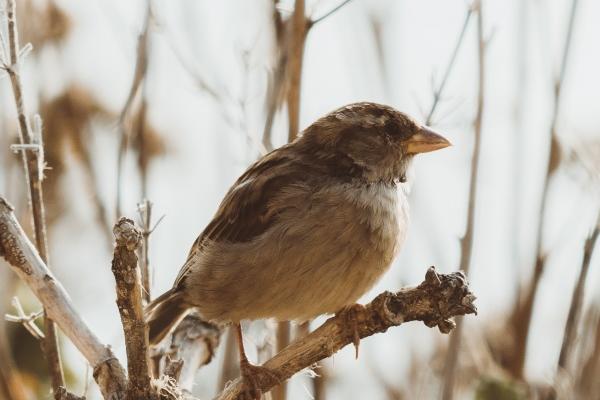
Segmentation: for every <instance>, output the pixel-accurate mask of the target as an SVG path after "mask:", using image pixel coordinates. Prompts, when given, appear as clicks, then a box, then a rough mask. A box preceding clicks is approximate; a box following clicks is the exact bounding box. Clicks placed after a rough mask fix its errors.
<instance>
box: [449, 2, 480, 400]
mask: <svg viewBox="0 0 600 400" xmlns="http://www.w3.org/2000/svg"><path fill="white" fill-rule="evenodd" d="M473 7H474V10H475V11H476V12H477V42H478V52H477V60H478V71H479V72H478V94H477V113H476V115H475V121H474V123H473V127H474V145H473V156H472V158H471V177H470V181H469V198H468V201H467V227H466V230H465V234H464V236H463V237H462V239H461V241H460V247H461V253H460V266H459V269H460V270H461V271H464V272H465V273H468V271H469V267H470V265H471V254H472V250H473V230H474V226H475V205H476V202H477V201H476V198H477V176H478V174H479V157H480V152H481V127H482V120H483V110H484V105H485V103H484V100H485V44H486V43H485V40H484V37H483V16H482V1H477V3H475V4H474V5H473ZM468 15H469V14H467V18H466V20H465V25H466V22H468ZM463 31H464V30H463ZM462 330H463V324H462V319H461V318H458V319H457V326H456V329H455V331H454V333H453V334H452V335H451V336H450V343H449V345H448V354H447V356H446V365H445V368H444V383H443V392H442V398H443V399H444V400H451V399H453V398H454V386H455V382H456V374H457V369H458V355H459V353H460V348H461V342H462Z"/></svg>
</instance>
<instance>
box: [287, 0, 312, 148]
mask: <svg viewBox="0 0 600 400" xmlns="http://www.w3.org/2000/svg"><path fill="white" fill-rule="evenodd" d="M287 25H288V29H289V32H288V37H289V39H288V45H289V48H288V49H287V51H288V52H289V54H288V59H287V80H288V87H289V89H288V92H287V107H288V125H289V126H288V141H290V142H292V141H293V140H294V139H295V138H296V136H297V135H298V131H299V130H300V82H301V80H302V59H303V58H304V57H303V56H304V44H305V43H306V34H307V33H308V19H307V18H306V16H305V14H304V0H296V5H295V7H294V14H292V16H291V20H290V21H288V23H287Z"/></svg>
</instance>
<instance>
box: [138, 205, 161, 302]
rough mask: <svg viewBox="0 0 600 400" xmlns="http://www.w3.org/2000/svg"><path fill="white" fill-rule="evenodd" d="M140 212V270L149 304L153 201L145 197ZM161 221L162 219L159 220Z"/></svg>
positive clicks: (143, 296) (143, 288)
mask: <svg viewBox="0 0 600 400" xmlns="http://www.w3.org/2000/svg"><path fill="white" fill-rule="evenodd" d="M138 213H139V214H140V220H141V221H140V222H141V227H142V239H143V240H142V247H141V249H140V271H141V275H142V299H143V300H144V302H145V303H146V304H147V303H149V302H150V298H151V296H150V286H151V285H150V276H151V274H150V256H149V247H150V234H151V233H152V231H153V229H152V228H151V227H150V226H151V224H152V202H151V201H150V200H148V199H144V200H143V201H142V202H141V203H139V204H138ZM159 222H160V221H159Z"/></svg>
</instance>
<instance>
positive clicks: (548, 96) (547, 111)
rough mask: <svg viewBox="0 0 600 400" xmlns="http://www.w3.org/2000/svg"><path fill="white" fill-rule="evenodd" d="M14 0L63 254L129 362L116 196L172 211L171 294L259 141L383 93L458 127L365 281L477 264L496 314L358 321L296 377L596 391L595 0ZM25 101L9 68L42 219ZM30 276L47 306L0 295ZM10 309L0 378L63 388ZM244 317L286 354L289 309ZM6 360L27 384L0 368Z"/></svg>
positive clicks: (22, 184) (66, 281) (207, 376)
mask: <svg viewBox="0 0 600 400" xmlns="http://www.w3.org/2000/svg"><path fill="white" fill-rule="evenodd" d="M17 3H18V4H17V6H18V9H17V11H18V23H19V29H20V35H21V36H20V40H21V43H22V44H25V43H28V42H29V43H31V44H32V45H33V50H32V51H31V53H30V54H29V55H28V56H27V58H26V59H25V60H24V61H23V63H22V81H23V86H24V89H25V104H26V106H27V108H28V113H29V114H31V115H33V114H34V113H39V114H40V115H41V118H42V120H43V127H44V128H43V141H44V146H45V162H46V163H47V169H46V170H45V180H44V192H45V194H44V195H45V205H46V221H47V225H48V240H49V254H50V256H49V259H50V266H51V268H52V269H53V271H54V272H55V274H56V276H57V277H58V279H59V280H60V281H61V282H62V283H63V285H64V287H65V288H66V290H67V291H68V292H69V294H70V296H71V298H72V300H73V301H74V303H75V305H76V307H77V309H78V311H79V312H80V313H81V314H82V315H83V316H84V317H85V320H86V321H87V322H88V323H89V325H90V327H91V328H92V330H93V331H94V332H95V333H96V334H97V335H98V336H99V337H100V339H101V340H102V341H103V342H105V343H109V344H110V345H111V346H112V347H113V349H114V351H115V352H116V353H117V355H118V356H119V358H120V359H121V360H124V343H123V337H122V330H121V328H120V320H119V316H118V312H117V308H116V305H115V291H114V278H113V275H112V273H111V271H110V261H111V258H112V232H111V229H112V225H113V223H114V222H115V221H116V218H117V217H118V216H121V215H124V216H128V217H130V218H133V219H135V220H136V221H139V220H140V213H139V210H138V203H140V202H142V201H143V200H144V199H148V200H150V201H151V202H152V204H153V207H152V223H151V224H150V226H153V225H154V224H155V223H156V222H157V221H158V220H159V218H161V216H164V218H163V219H162V220H161V221H160V223H159V224H158V225H157V226H156V229H155V230H154V231H153V233H152V234H151V236H150V247H149V257H150V292H151V296H152V297H155V296H157V295H158V294H160V293H162V292H163V291H164V290H166V289H168V288H169V287H170V286H171V285H172V282H173V280H174V278H175V276H176V274H177V272H178V270H179V268H180V266H181V265H182V263H183V262H184V260H185V259H186V256H187V251H188V249H189V247H190V246H191V244H192V243H193V241H194V240H195V239H196V237H197V235H198V234H199V233H200V232H201V231H202V229H203V228H204V226H205V225H206V224H207V223H208V222H209V220H210V219H211V217H212V215H213V213H214V212H215V211H216V209H217V206H218V204H219V201H220V199H221V198H222V196H223V195H224V194H225V192H226V191H227V189H228V188H229V186H230V185H231V184H232V183H233V181H234V180H235V179H236V178H237V177H238V176H239V175H240V174H241V173H242V172H243V171H244V169H245V168H247V166H248V165H249V164H250V163H252V162H253V161H254V160H256V159H257V158H258V157H260V156H261V155H262V154H264V153H265V152H266V151H268V150H269V149H271V148H274V147H278V146H280V145H282V144H284V143H286V142H287V140H288V137H289V136H290V133H291V134H295V132H297V131H298V129H299V130H302V129H304V128H305V127H307V126H308V125H309V124H310V123H311V122H312V121H314V120H315V119H317V118H318V117H320V116H321V115H323V114H325V113H327V112H329V111H331V110H333V109H335V108H337V107H339V106H342V105H345V104H347V103H351V102H356V101H374V102H380V103H385V104H389V105H391V106H393V107H395V108H397V109H399V110H401V111H405V112H407V113H409V114H411V115H413V116H415V117H416V118H417V119H419V120H421V121H427V122H428V123H429V124H430V125H431V126H433V127H434V128H435V129H437V130H438V131H440V132H443V133H444V134H445V136H446V137H448V138H449V139H450V140H451V142H452V143H453V144H454V146H453V147H451V148H449V149H446V150H444V151H440V152H435V153H432V154H426V155H423V156H419V157H418V159H417V160H416V161H415V163H414V167H413V170H412V173H411V177H410V178H409V180H410V182H411V185H412V189H411V195H410V203H411V227H410V229H409V234H408V240H407V242H406V243H405V245H404V248H403V250H402V252H401V254H400V256H399V258H398V259H397V260H396V261H395V263H394V266H393V267H392V268H391V270H390V271H389V273H388V274H387V275H386V276H385V277H384V279H382V280H381V282H379V283H378V284H377V286H376V287H375V288H373V290H372V291H371V292H370V293H369V294H367V295H366V296H365V297H364V299H363V301H365V302H366V301H370V300H371V299H372V298H373V297H374V296H375V295H377V294H378V293H380V292H381V291H383V290H396V289H398V288H400V287H402V286H406V285H414V284H418V283H419V282H421V281H422V279H423V277H424V274H425V271H426V270H427V268H428V267H429V266H430V265H435V266H436V268H437V269H438V270H439V271H441V272H451V271H455V270H457V269H459V268H462V269H468V271H469V273H468V275H469V279H470V281H471V289H472V291H473V292H474V293H475V294H476V295H477V297H478V300H477V306H478V309H479V315H478V316H476V317H473V316H470V317H468V318H465V319H464V324H460V325H461V327H460V329H459V330H458V331H457V332H458V334H457V333H456V332H455V334H453V335H454V338H452V335H450V336H447V335H442V334H440V333H439V332H438V331H437V330H433V329H429V328H427V327H425V326H424V325H423V324H420V323H413V324H407V325H403V326H402V327H400V328H396V329H392V330H390V331H389V332H387V333H385V334H381V335H376V336H373V337H370V338H368V339H366V340H363V342H362V344H361V350H360V357H359V359H358V360H355V359H354V349H353V348H352V347H351V346H350V347H347V348H345V349H343V350H342V351H341V352H340V353H338V354H336V355H335V356H334V357H332V358H331V359H328V360H325V361H323V362H322V363H321V365H320V367H319V368H318V369H317V370H316V372H317V374H319V375H320V376H319V377H318V378H315V377H313V376H310V374H308V373H304V374H299V375H297V376H295V377H294V378H293V379H292V380H291V381H290V382H289V385H288V389H287V398H289V399H311V398H312V399H316V400H322V399H331V400H335V399H390V400H393V399H438V398H440V399H442V398H443V399H452V398H456V399H463V398H464V399H471V398H477V399H526V398H540V399H542V398H544V399H545V398H556V397H558V398H565V399H566V398H568V399H572V398H581V399H598V398H600V382H599V380H598V376H600V294H599V289H600V286H599V285H600V257H599V256H598V254H597V253H598V250H597V251H596V254H594V244H595V237H596V236H597V233H598V232H597V231H598V215H599V210H600V117H599V111H600V109H599V108H598V107H599V106H598V104H600V103H599V101H598V93H600V74H598V71H600V54H599V53H598V51H597V50H598V38H599V37H600V28H599V26H598V24H597V15H599V13H600V2H597V1H594V0H580V1H577V0H510V1H509V0H483V1H482V3H470V2H469V1H465V0H422V1H414V0H352V1H348V2H346V1H342V0H306V2H304V1H300V0H296V1H292V0H288V1H275V2H274V1H268V0H264V1H262V0H261V1H259V0H255V1H243V0H230V1H222V2H215V1H209V0H178V1H161V0H154V1H151V2H150V3H148V2H146V1H141V0H136V1H117V0H87V1H75V0H19V1H17ZM0 4H2V7H3V6H4V5H3V2H2V3H0ZM338 6H341V7H339V8H338ZM479 6H481V7H479ZM0 10H3V8H0ZM301 14H304V16H305V17H306V19H304V18H300V19H298V20H297V21H301V22H296V25H294V24H293V23H292V21H293V18H292V17H293V16H294V15H296V16H298V15H301ZM5 17H6V14H5V12H4V11H0V19H1V20H2V25H1V26H2V29H3V30H5V29H6V26H5V22H4V20H5ZM307 21H309V22H307ZM310 21H313V23H311V22H310ZM292 28H293V29H292ZM3 32H5V31H3ZM482 50H483V51H482ZM2 78H4V79H2ZM16 122H17V119H16V110H15V104H14V100H13V97H12V92H11V89H10V81H9V79H6V76H5V74H4V75H2V72H1V71H0V194H1V195H2V196H4V197H6V198H7V199H8V200H9V201H10V202H11V203H12V204H13V205H15V208H16V213H17V217H18V218H19V220H20V221H21V223H22V225H23V226H24V227H25V228H26V229H27V228H30V227H31V222H30V221H31V217H30V211H29V209H28V205H27V185H26V181H25V177H24V174H23V166H22V162H21V157H20V156H19V154H15V153H14V152H12V151H11V150H10V145H11V144H14V143H17V142H18V131H17V124H16ZM296 126H297V127H298V128H296ZM474 156H477V157H476V158H475V159H474ZM473 160H475V162H473ZM473 172H475V173H473ZM469 210H471V212H469ZM466 232H467V233H469V232H470V233H469V234H468V235H466V237H465V233H466ZM594 232H595V234H596V236H594ZM586 246H587V247H586ZM596 247H598V246H596ZM584 248H585V251H584ZM584 255H585V256H584ZM3 263H4V261H3V260H0V264H3ZM576 288H577V290H576ZM14 296H17V297H18V298H19V300H20V302H21V304H22V305H23V307H24V309H25V311H26V312H27V313H29V312H36V311H38V310H39V308H40V306H39V303H37V301H36V300H35V298H34V297H33V296H32V294H31V293H30V292H29V291H28V289H27V288H26V287H25V286H24V285H23V284H21V282H20V281H19V280H18V278H17V277H16V275H14V274H13V273H12V272H11V270H10V269H9V268H5V267H2V268H0V311H1V313H2V314H3V315H4V314H6V313H9V314H16V311H15V309H14V308H13V306H12V305H11V299H12V298H13V297H14ZM568 316H570V318H568ZM321 322H322V320H321V319H319V320H316V321H313V323H312V324H311V328H313V327H315V326H317V325H318V324H320V323H321ZM40 323H41V321H40ZM0 324H3V325H2V326H0V327H1V329H0V356H1V358H0V363H1V364H2V365H1V366H0V369H2V370H3V374H2V376H1V377H0V378H1V379H2V380H3V384H2V385H0V398H6V399H8V400H22V399H46V398H51V395H50V391H49V387H50V386H49V380H48V372H47V369H46V363H45V362H44V360H43V357H42V355H41V353H40V350H39V346H38V345H37V343H36V339H34V338H33V337H32V336H31V335H30V334H29V333H28V332H27V331H26V330H25V329H24V328H23V327H22V326H21V325H19V324H16V323H10V322H4V321H2V322H0ZM246 328H247V329H248V330H249V331H250V334H249V335H248V336H247V347H248V348H249V353H250V354H249V355H250V358H251V359H252V360H255V361H256V360H257V359H258V358H260V357H263V356H264V354H265V352H266V354H268V353H269V352H271V353H272V351H273V348H274V346H275V338H276V336H277V334H276V330H277V327H276V324H275V323H273V322H272V321H266V322H254V323H252V324H251V325H250V324H249V325H248V326H247V327H246ZM304 328H306V327H304ZM298 330H299V329H298V327H296V326H295V325H294V324H292V327H291V331H292V336H294V334H295V332H297V331H298ZM459 335H460V336H459ZM226 338H227V333H224V335H223V336H222V338H221V344H220V346H219V350H218V354H217V357H216V358H215V359H214V360H213V361H212V362H211V363H210V364H209V365H208V366H206V367H204V368H203V369H201V370H199V371H198V374H197V376H196V380H195V384H194V390H193V392H194V394H195V395H197V396H198V397H200V398H212V397H213V396H214V395H215V394H216V393H217V392H218V391H220V389H221V385H222V382H223V381H224V378H226V377H227V376H231V372H227V370H228V368H229V366H228V361H227V357H225V356H224V354H225V353H226V351H225V348H226V347H227V340H226ZM60 339H61V340H60V342H61V351H62V354H63V359H64V365H65V371H66V377H67V383H68V385H69V387H70V388H71V391H73V392H76V393H79V394H81V393H83V392H84V391H85V392H86V393H87V396H88V398H90V399H98V398H100V395H99V392H98V391H97V388H96V386H95V384H94V382H93V379H92V377H91V371H90V369H89V368H87V367H86V363H85V360H84V359H83V357H82V356H81V355H80V354H79V353H78V352H77V350H76V349H75V348H74V347H73V346H72V345H71V343H69V341H68V340H67V339H66V338H63V337H62V336H60ZM265 348H266V349H267V350H265ZM269 349H270V350H269ZM261 353H262V355H261ZM227 374H229V375H227ZM233 377H235V372H234V375H233ZM12 379H17V382H20V383H19V387H20V388H21V389H20V390H17V392H18V393H17V394H14V393H13V394H10V393H9V392H10V391H9V390H7V389H6V385H7V382H8V381H11V380H12ZM3 387H4V390H1V389H2V388H3ZM2 396H4V397H2ZM274 397H276V398H277V399H283V398H284V397H282V396H281V394H277V395H276V396H274ZM277 399H276V400H277Z"/></svg>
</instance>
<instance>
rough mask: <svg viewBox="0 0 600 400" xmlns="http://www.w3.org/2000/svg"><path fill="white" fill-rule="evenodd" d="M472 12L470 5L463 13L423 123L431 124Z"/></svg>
mask: <svg viewBox="0 0 600 400" xmlns="http://www.w3.org/2000/svg"><path fill="white" fill-rule="evenodd" d="M472 14H473V7H472V6H471V7H469V8H468V9H467V13H466V15H465V20H464V22H463V24H462V28H461V30H460V33H459V34H458V39H457V40H456V44H455V45H454V50H453V51H452V55H451V56H450V61H449V62H448V65H447V66H446V70H445V71H444V76H443V77H442V80H441V81H440V84H439V86H438V87H437V89H435V90H434V91H433V103H432V104H431V108H430V109H429V114H427V118H425V125H431V123H432V122H433V121H432V118H433V114H434V113H435V110H436V109H437V106H438V104H439V102H440V99H441V97H442V93H443V92H444V88H445V87H446V83H447V82H448V78H449V77H450V72H452V68H453V67H454V62H455V61H456V56H457V55H458V51H459V50H460V48H461V46H462V44H463V42H464V38H465V32H466V31H467V27H468V26H469V21H470V20H471V15H472Z"/></svg>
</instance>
